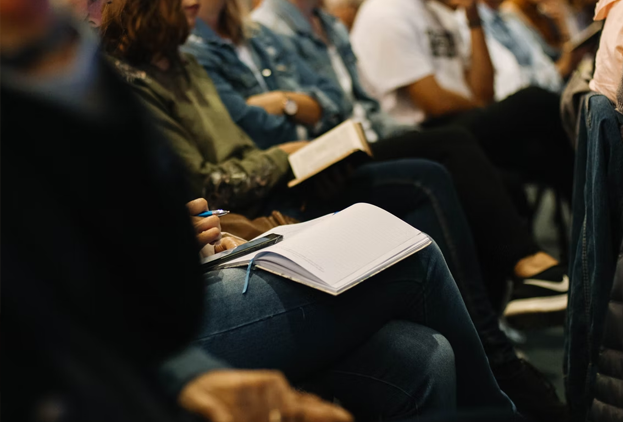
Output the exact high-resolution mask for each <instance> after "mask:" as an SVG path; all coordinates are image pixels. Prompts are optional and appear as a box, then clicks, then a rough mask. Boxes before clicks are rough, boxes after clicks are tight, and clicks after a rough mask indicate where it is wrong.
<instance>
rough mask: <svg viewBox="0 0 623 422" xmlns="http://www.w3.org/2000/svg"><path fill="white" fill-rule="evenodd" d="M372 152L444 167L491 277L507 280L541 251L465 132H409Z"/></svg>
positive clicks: (494, 171) (381, 157) (374, 147)
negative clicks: (492, 274)
mask: <svg viewBox="0 0 623 422" xmlns="http://www.w3.org/2000/svg"><path fill="white" fill-rule="evenodd" d="M372 150H373V152H374V155H375V158H376V159H377V160H389V159H393V158H396V157H420V158H426V159H430V160H433V161H436V162H438V163H441V164H443V165H444V167H445V168H446V169H447V170H448V172H449V173H450V175H451V176H452V181H453V182H454V186H455V188H456V192H457V194H458V196H459V199H460V201H461V205H462V206H463V210H464V212H465V216H466V217H467V221H468V222H469V225H470V228H471V229H472V233H473V237H474V241H475V243H476V247H477V249H478V254H479V257H480V260H481V263H482V265H483V266H486V267H487V268H491V269H493V270H494V273H496V274H503V275H505V276H507V277H508V276H511V275H512V274H513V272H514V267H515V264H517V262H518V261H519V260H520V259H522V258H525V257H526V256H529V255H532V254H534V253H536V252H537V251H538V250H539V247H538V246H537V244H536V242H535V241H534V238H533V237H532V235H531V232H530V230H529V229H528V228H527V226H526V223H525V221H524V220H523V219H522V218H521V217H520V216H519V214H518V213H517V211H516V209H515V206H514V204H513V202H512V200H511V199H510V197H509V195H508V193H507V190H506V188H505V186H504V183H503V182H502V179H501V177H500V175H499V172H498V171H497V169H496V168H495V167H494V166H493V164H492V163H491V162H490V161H489V159H488V158H487V156H486V155H485V153H484V151H483V150H482V148H481V147H480V145H479V144H478V141H476V140H475V138H474V137H473V135H471V134H470V133H469V132H468V131H466V130H464V129H460V128H448V129H435V130H431V131H425V132H410V133H406V134H404V135H401V136H399V137H395V138H390V139H385V140H382V141H380V142H377V143H375V144H372ZM496 281H497V282H500V281H503V280H496ZM489 287H492V286H489Z"/></svg>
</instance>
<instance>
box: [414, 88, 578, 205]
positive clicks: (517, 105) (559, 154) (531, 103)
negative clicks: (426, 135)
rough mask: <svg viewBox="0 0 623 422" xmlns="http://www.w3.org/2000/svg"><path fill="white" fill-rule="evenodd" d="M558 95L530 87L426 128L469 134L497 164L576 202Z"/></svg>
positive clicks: (436, 121) (429, 123)
mask: <svg viewBox="0 0 623 422" xmlns="http://www.w3.org/2000/svg"><path fill="white" fill-rule="evenodd" d="M559 101H560V98H559V96H558V95H557V94H555V93H552V92H549V91H546V90H544V89H541V88H536V87H529V88H525V89H522V90H520V91H518V92H517V93H515V94H513V95H511V96H509V97H507V98H506V99H504V100H502V101H499V102H496V103H493V104H491V105H489V106H487V107H484V108H479V109H474V110H470V111H466V112H461V113H457V114H454V115H448V116H443V117H440V118H435V119H431V120H429V121H427V122H425V123H424V125H423V126H424V127H429V128H430V127H448V126H454V127H462V128H465V129H467V130H469V131H470V132H471V133H472V134H473V135H474V136H475V137H476V138H477V139H478V141H479V143H480V144H481V145H482V147H483V149H484V150H485V151H486V152H487V155H488V156H489V157H490V159H491V161H492V162H493V163H494V164H496V165H497V166H499V167H501V168H504V169H507V170H513V171H516V172H517V173H519V174H521V175H522V177H524V179H525V180H526V181H529V182H541V183H546V184H550V185H552V186H555V187H557V188H559V189H561V191H562V193H563V194H564V195H565V196H567V197H569V198H570V193H571V187H570V186H571V179H572V176H573V150H572V149H571V146H570V143H569V141H568V139H567V137H566V134H565V132H564V130H563V127H562V123H561V119H560V113H559Z"/></svg>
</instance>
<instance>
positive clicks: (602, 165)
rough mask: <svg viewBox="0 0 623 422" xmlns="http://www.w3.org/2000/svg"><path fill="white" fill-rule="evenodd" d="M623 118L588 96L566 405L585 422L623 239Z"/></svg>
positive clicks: (582, 125)
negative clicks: (622, 132)
mask: <svg viewBox="0 0 623 422" xmlns="http://www.w3.org/2000/svg"><path fill="white" fill-rule="evenodd" d="M622 126H623V115H621V114H619V113H617V112H616V111H615V110H614V107H613V106H612V103H611V102H610V100H608V98H606V97H604V96H603V95H598V94H594V93H593V94H589V95H587V97H586V98H585V99H584V100H583V103H582V106H581V112H580V119H579V125H578V127H579V131H578V141H577V149H576V164H575V174H574V182H573V183H574V187H573V189H574V190H573V221H572V230H571V249H570V262H569V281H570V286H569V305H568V308H567V327H566V329H567V336H566V338H565V362H564V371H565V378H566V379H565V383H566V392H567V402H568V403H569V405H570V406H571V410H572V412H571V414H572V417H573V420H575V421H578V422H579V421H585V419H586V417H587V415H588V411H589V410H590V406H591V403H592V401H593V398H594V397H595V394H596V390H595V374H596V372H597V369H598V361H599V359H600V350H601V341H602V339H603V338H604V330H605V318H606V310H607V309H608V302H609V300H610V293H611V291H612V280H613V279H614V273H615V268H616V265H617V255H618V251H619V247H620V245H621V242H622V239H623V141H622V139H621V127H622Z"/></svg>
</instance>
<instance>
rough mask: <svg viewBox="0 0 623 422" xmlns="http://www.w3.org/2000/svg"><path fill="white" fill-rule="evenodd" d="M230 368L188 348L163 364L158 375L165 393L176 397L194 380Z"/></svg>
mask: <svg viewBox="0 0 623 422" xmlns="http://www.w3.org/2000/svg"><path fill="white" fill-rule="evenodd" d="M228 367H229V366H228V365H227V364H226V363H224V362H222V361H220V360H218V359H216V358H214V357H212V356H210V355H208V354H207V353H205V352H204V351H203V350H201V349H199V348H197V347H188V348H186V349H184V350H182V351H181V352H180V353H178V354H176V355H174V356H172V357H170V358H169V359H167V360H166V361H165V362H164V363H162V365H160V367H159V369H158V375H159V378H160V381H161V382H162V385H163V387H164V389H165V391H166V392H167V393H169V394H171V395H172V396H173V397H175V396H177V395H178V394H179V393H180V391H181V390H182V389H183V388H184V386H185V385H186V384H188V382H189V381H191V380H192V379H193V378H196V377H198V376H199V375H201V374H204V373H206V372H209V371H213V370H215V369H226V368H228Z"/></svg>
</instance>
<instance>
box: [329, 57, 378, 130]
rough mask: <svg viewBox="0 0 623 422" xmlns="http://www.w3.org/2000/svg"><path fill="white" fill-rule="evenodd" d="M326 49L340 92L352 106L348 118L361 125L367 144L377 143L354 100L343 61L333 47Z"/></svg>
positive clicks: (361, 110)
mask: <svg viewBox="0 0 623 422" xmlns="http://www.w3.org/2000/svg"><path fill="white" fill-rule="evenodd" d="M327 49H328V50H329V57H330V58H331V66H332V67H333V70H334V71H335V73H336V75H337V77H338V80H339V82H340V86H341V87H342V91H344V94H346V96H347V97H348V99H349V100H350V102H351V103H352V104H353V115H352V116H350V117H351V118H353V119H354V120H355V121H356V122H359V123H361V126H362V127H363V131H364V132H365V134H366V139H367V140H368V142H376V141H378V140H379V135H378V134H377V133H376V132H375V131H374V128H372V123H371V122H370V120H368V116H366V110H365V109H364V108H363V106H362V105H361V103H360V102H359V101H357V100H356V99H355V94H354V93H353V80H352V78H351V77H350V73H348V69H347V68H346V65H345V64H344V60H342V57H341V56H340V53H338V51H337V48H335V46H334V45H329V46H328V47H327Z"/></svg>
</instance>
